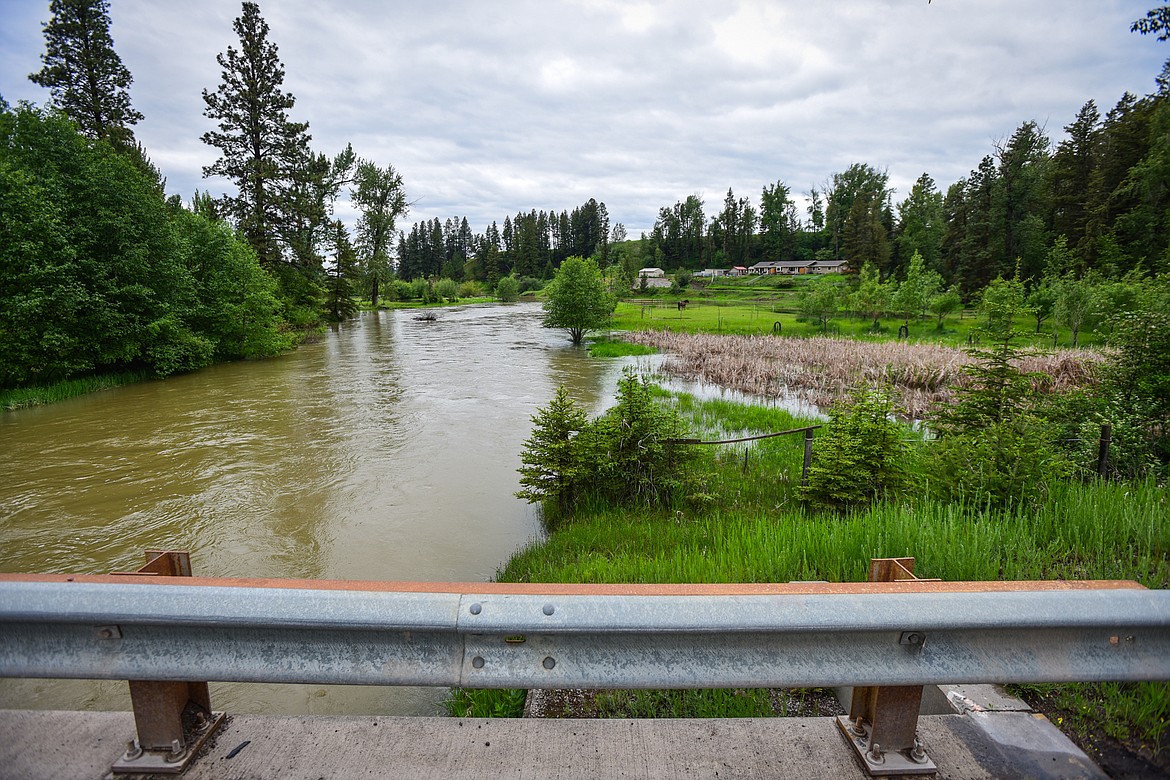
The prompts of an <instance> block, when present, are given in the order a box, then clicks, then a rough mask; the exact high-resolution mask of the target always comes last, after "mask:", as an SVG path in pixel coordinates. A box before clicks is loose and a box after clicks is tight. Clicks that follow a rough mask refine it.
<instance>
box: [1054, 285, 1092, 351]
mask: <svg viewBox="0 0 1170 780" xmlns="http://www.w3.org/2000/svg"><path fill="white" fill-rule="evenodd" d="M1054 288H1055V300H1054V301H1053V304H1052V315H1053V318H1054V319H1055V320H1056V322H1057V323H1058V324H1060V325H1063V326H1065V327H1066V328H1068V329H1069V331H1070V332H1071V333H1072V345H1073V346H1074V347H1075V346H1077V344H1078V343H1079V340H1080V332H1081V328H1082V327H1083V326H1084V324H1085V321H1086V320H1087V319H1088V318H1089V315H1090V314H1091V313H1092V311H1093V308H1094V296H1095V294H1096V290H1095V288H1094V285H1093V282H1092V280H1091V279H1089V278H1081V279H1078V278H1076V277H1075V276H1074V275H1073V274H1071V273H1069V274H1065V275H1064V276H1063V277H1061V278H1060V279H1059V280H1058V281H1057V282H1055V284H1054Z"/></svg>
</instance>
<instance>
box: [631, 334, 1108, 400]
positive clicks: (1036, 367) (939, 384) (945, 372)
mask: <svg viewBox="0 0 1170 780" xmlns="http://www.w3.org/2000/svg"><path fill="white" fill-rule="evenodd" d="M624 338H626V339H627V340H629V341H631V342H634V343H636V344H646V345H649V346H652V347H656V348H657V349H660V350H663V351H664V352H667V353H669V354H668V356H667V358H666V360H665V361H664V362H663V364H662V370H663V371H666V372H667V373H669V374H673V375H675V376H679V377H682V378H684V379H688V380H692V381H700V382H706V383H709V384H715V385H719V386H721V387H728V388H732V389H735V390H740V391H743V392H746V393H754V394H756V395H763V396H796V397H798V398H801V399H803V400H806V401H810V402H812V403H814V404H816V405H817V406H820V407H821V408H828V407H829V406H831V405H832V403H833V402H834V401H835V400H837V399H838V398H841V397H842V396H844V395H846V394H847V393H848V392H849V391H850V389H851V388H852V387H854V386H856V385H858V384H875V385H878V384H888V385H892V386H893V387H894V388H895V391H896V395H897V401H896V403H897V406H898V408H899V411H900V412H901V413H902V414H904V415H906V416H907V417H911V418H914V419H922V418H925V417H927V416H928V415H929V413H930V411H931V410H932V409H933V408H935V407H937V406H938V405H940V404H945V403H947V402H949V401H950V399H951V398H952V397H953V395H954V390H955V388H956V387H961V386H963V385H964V384H966V382H967V381H968V377H967V375H966V374H965V373H964V372H963V367H964V366H966V365H967V364H968V363H970V362H972V358H971V356H969V355H968V354H967V353H966V352H965V351H964V350H962V349H958V348H955V347H948V346H944V345H941V344H916V343H909V342H904V341H884V342H869V341H854V340H852V339H842V338H833V337H828V336H815V337H812V338H776V337H774V336H721V335H712V334H697V335H692V334H686V333H672V332H670V331H666V330H653V331H650V330H648V331H639V332H636V333H627V334H624ZM1100 359H1101V356H1100V354H1099V353H1096V352H1092V351H1090V350H1069V349H1063V350H1057V351H1055V352H1052V353H1037V354H1028V355H1026V356H1024V357H1022V358H1021V359H1020V360H1019V361H1018V367H1019V368H1020V369H1021V370H1023V371H1028V372H1035V373H1037V374H1039V375H1042V376H1040V377H1038V379H1037V380H1036V381H1035V382H1034V383H1033V384H1034V387H1035V388H1036V390H1037V391H1063V390H1068V389H1070V388H1074V387H1082V386H1085V385H1089V384H1092V382H1093V370H1092V368H1093V364H1094V363H1096V362H1098V361H1100Z"/></svg>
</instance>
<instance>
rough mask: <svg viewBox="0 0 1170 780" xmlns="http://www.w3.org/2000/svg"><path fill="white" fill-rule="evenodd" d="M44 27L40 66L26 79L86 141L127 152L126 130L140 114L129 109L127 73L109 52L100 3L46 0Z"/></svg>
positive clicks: (130, 139) (130, 137)
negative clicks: (104, 142) (100, 141)
mask: <svg viewBox="0 0 1170 780" xmlns="http://www.w3.org/2000/svg"><path fill="white" fill-rule="evenodd" d="M49 10H50V11H51V12H52V14H53V18H52V19H50V20H49V22H48V24H46V25H45V29H44V32H45V53H44V54H43V55H41V60H42V61H43V62H44V63H45V66H44V67H43V68H41V69H40V70H39V71H37V72H36V73H31V74H29V79H30V80H31V81H32V82H33V83H35V84H39V85H40V86H42V87H46V88H48V89H49V91H50V92H51V94H52V101H51V102H52V104H53V105H54V106H55V107H57V108H59V109H60V110H61V111H63V112H64V113H65V115H66V116H68V117H69V118H70V119H72V120H73V121H75V122H77V124H78V125H80V126H81V131H82V132H83V133H85V134H86V135H88V136H89V137H90V138H98V139H104V140H108V141H111V142H113V143H114V144H115V145H117V146H132V145H133V144H134V134H133V133H132V132H131V130H130V128H129V125H133V124H137V123H138V120H140V119H142V114H140V113H138V112H137V111H135V110H134V109H133V108H132V107H131V106H130V93H129V89H130V83H131V82H132V81H133V78H132V77H131V76H130V71H129V70H127V69H126V66H125V65H123V64H122V60H121V58H120V57H118V54H117V52H115V51H114V41H113V39H112V38H111V37H110V13H109V4H108V3H107V2H106V1H105V0H52V2H50V3H49Z"/></svg>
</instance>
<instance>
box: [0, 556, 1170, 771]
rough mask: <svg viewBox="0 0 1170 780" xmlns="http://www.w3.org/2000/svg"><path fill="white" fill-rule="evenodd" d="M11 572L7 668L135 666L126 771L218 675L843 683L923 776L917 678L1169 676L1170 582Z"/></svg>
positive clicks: (0, 663) (887, 756) (884, 745)
mask: <svg viewBox="0 0 1170 780" xmlns="http://www.w3.org/2000/svg"><path fill="white" fill-rule="evenodd" d="M146 559H147V562H146V565H144V566H143V567H142V568H140V569H139V570H138V571H136V572H123V573H120V574H121V575H129V576H119V575H109V576H84V575H78V576H73V577H69V576H64V575H19V574H16V575H3V574H0V677H77V678H96V679H126V680H128V681H129V685H130V696H131V701H132V703H133V707H134V718H135V726H136V730H137V738H135V739H133V740H131V741H130V742H129V743H128V745H127V749H126V753H125V754H124V755H123V756H122V758H121V759H119V760H118V761H116V762H115V763H114V765H113V767H112V770H113V772H114V773H115V774H141V773H144V772H146V773H155V772H165V773H179V772H182V771H183V770H184V768H185V767H186V766H188V765H189V764H190V762H191V761H193V760H194V758H195V756H196V755H198V754H199V751H200V748H201V746H202V745H203V744H204V743H205V742H206V740H207V739H209V738H210V736H211V735H212V734H213V733H214V732H215V731H216V729H217V728H218V726H219V725H220V724H222V723H223V721H224V717H225V716H224V713H222V712H214V711H213V710H212V705H211V698H210V694H209V691H208V686H207V681H208V680H216V681H241V682H274V683H280V682H288V683H292V682H307V683H343V684H344V683H352V684H372V685H439V686H443V685H451V686H455V685H459V686H469V687H478V688H500V687H521V688H580V687H589V688H715V687H756V686H764V687H783V686H805V685H852V686H854V689H853V697H852V703H851V706H850V714H849V715H848V716H841V717H839V718H837V724H838V727H839V729H840V731H841V733H842V735H843V736H844V738H845V740H846V742H847V744H848V745H849V746H850V748H851V749H852V750H853V752H854V753H855V754H856V756H857V758H858V760H859V761H860V762H861V765H862V767H863V768H864V769H865V771H866V772H867V773H868V774H870V775H871V776H875V777H876V776H881V775H894V774H897V775H905V774H914V775H928V774H932V773H934V771H935V765H934V763H933V762H932V761H931V760H930V758H929V756H928V755H927V754H926V752H925V750H924V749H923V746H922V744H921V742H920V741H919V739H918V734H917V723H918V710H919V702H920V700H921V697H922V686H923V685H924V684H930V683H945V682H1060V681H1082V680H1083V681H1094V680H1160V679H1170V591H1149V590H1145V589H1144V588H1142V587H1141V586H1140V585H1137V584H1136V583H1132V582H1112V581H1106V582H983V583H963V582H957V583H944V582H939V581H931V580H920V579H917V578H916V577H915V575H914V573H913V568H914V559H913V558H878V559H874V560H873V561H871V563H870V570H869V580H870V581H869V582H867V583H789V584H787V585H776V584H771V585H769V584H746V585H743V584H741V585H564V584H560V585H557V584H546V585H531V584H529V585H525V584H508V583H479V584H471V583H446V584H444V583H386V582H344V581H317V580H229V579H206V578H195V577H191V576H190V575H191V565H190V557H189V555H188V554H187V553H184V552H174V551H170V552H168V551H157V550H153V551H147V554H146Z"/></svg>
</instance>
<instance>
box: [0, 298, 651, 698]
mask: <svg viewBox="0 0 1170 780" xmlns="http://www.w3.org/2000/svg"><path fill="white" fill-rule="evenodd" d="M415 316H416V314H415V313H414V312H409V311H399V312H379V313H366V314H363V315H362V316H361V317H360V318H359V319H357V320H355V321H353V322H350V323H346V324H344V325H342V326H340V327H339V328H337V329H336V330H334V331H333V332H330V333H329V334H327V335H326V337H325V338H324V339H323V340H322V341H321V342H319V343H317V344H312V345H308V346H305V347H302V348H301V349H299V350H297V351H296V352H295V353H292V354H289V355H285V356H282V357H279V358H275V359H271V360H265V361H259V362H246V363H233V364H230V365H223V366H215V367H213V368H209V369H206V370H203V371H200V372H198V373H195V374H192V375H189V376H183V377H177V378H173V379H168V380H165V381H159V382H149V383H145V384H141V385H135V386H133V387H125V388H118V389H115V390H109V391H104V392H101V393H97V394H94V395H90V396H86V397H83V398H78V399H73V400H71V401H67V402H64V403H61V404H56V405H54V406H50V407H42V408H36V409H28V410H22V411H19V412H13V413H7V414H3V415H0V571H6V572H40V571H43V572H86V573H103V572H108V571H112V570H128V569H134V568H137V567H138V565H140V562H141V559H142V554H143V551H144V550H146V549H156V548H161V549H179V550H190V551H191V557H192V566H193V568H194V570H195V573H196V574H199V575H206V576H247V577H308V578H326V579H377V580H431V581H445V580H457V581H458V580H469V581H479V580H487V579H490V578H491V577H492V576H493V575H494V574H495V571H496V568H497V567H498V566H499V565H500V564H502V563H503V562H504V561H505V560H506V559H507V557H508V556H509V555H511V553H512V552H513V551H515V550H516V549H517V548H519V547H521V546H522V545H524V544H525V543H526V542H528V541H529V540H531V539H533V538H534V537H536V536H537V535H538V534H539V533H540V524H539V521H538V518H537V516H536V515H535V513H534V510H533V508H532V507H530V506H529V505H527V504H525V503H524V502H522V501H520V500H519V499H517V498H515V497H514V496H513V495H512V493H513V491H515V490H516V489H517V487H518V485H517V474H516V468H517V466H519V465H520V459H519V454H520V449H521V444H522V442H523V441H524V439H525V438H526V437H527V436H528V433H529V430H530V428H531V422H530V417H531V415H532V414H533V413H534V412H535V410H536V408H537V407H538V406H541V405H543V404H545V403H547V402H548V400H549V399H550V398H551V397H552V395H553V393H554V392H555V390H556V387H557V386H558V385H562V384H563V385H565V386H566V387H568V388H569V389H570V391H571V392H572V394H573V395H574V397H576V398H577V399H578V400H579V401H581V402H582V403H584V404H585V405H586V406H587V407H589V408H590V409H591V411H593V412H594V413H596V412H599V411H601V410H602V409H603V408H604V407H605V406H607V405H608V404H609V403H611V402H612V396H613V392H614V388H615V386H616V383H617V378H618V376H619V375H620V371H621V367H622V365H623V364H628V363H630V362H637V363H639V364H641V365H642V366H643V367H644V368H645V370H649V369H650V368H651V367H652V366H653V365H655V364H656V361H655V360H647V359H646V358H640V359H638V360H637V361H634V360H633V359H631V360H628V361H613V360H594V359H591V358H589V357H588V356H587V355H586V354H585V352H584V350H583V349H581V348H576V347H573V346H572V345H571V344H569V342H568V339H567V338H566V337H565V335H564V333H563V332H560V331H549V330H545V329H543V328H541V327H540V310H539V307H537V306H535V305H532V304H520V305H516V306H490V307H464V308H458V309H444V310H442V311H440V312H439V319H438V321H436V322H423V321H420V320H417V319H415ZM213 695H214V696H215V703H216V706H217V707H219V708H223V709H226V710H229V711H233V712H288V713H335V712H366V713H390V714H419V713H435V712H438V711H439V706H438V705H439V702H440V701H441V698H442V695H443V691H437V690H434V689H398V688H365V687H356V686H339V687H330V686H297V685H282V686H269V685H254V684H253V685H245V684H227V683H225V684H219V685H214V686H213ZM0 707H38V708H99V709H112V708H122V709H125V708H128V707H129V698H128V695H127V694H126V685H125V684H124V683H120V682H116V683H95V682H80V681H46V680H7V681H0Z"/></svg>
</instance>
